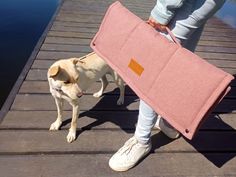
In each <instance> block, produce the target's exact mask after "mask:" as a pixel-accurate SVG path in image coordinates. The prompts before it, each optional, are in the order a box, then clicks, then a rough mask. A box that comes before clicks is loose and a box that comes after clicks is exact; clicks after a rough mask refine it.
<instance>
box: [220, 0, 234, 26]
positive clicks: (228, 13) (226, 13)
mask: <svg viewBox="0 0 236 177" xmlns="http://www.w3.org/2000/svg"><path fill="white" fill-rule="evenodd" d="M216 16H217V17H219V18H220V19H221V20H223V21H224V22H225V23H227V24H229V25H230V26H232V27H233V28H236V0H227V1H226V2H225V4H224V6H223V7H222V8H221V9H220V10H219V11H218V12H217V13H216Z"/></svg>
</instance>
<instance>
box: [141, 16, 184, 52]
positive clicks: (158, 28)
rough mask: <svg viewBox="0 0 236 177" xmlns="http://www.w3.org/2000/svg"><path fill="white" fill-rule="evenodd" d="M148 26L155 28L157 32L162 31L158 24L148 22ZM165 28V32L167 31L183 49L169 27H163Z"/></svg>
mask: <svg viewBox="0 0 236 177" xmlns="http://www.w3.org/2000/svg"><path fill="white" fill-rule="evenodd" d="M146 23H147V24H149V25H151V26H152V27H153V28H155V29H156V30H158V31H160V26H158V24H156V23H154V22H152V21H150V20H147V21H146ZM162 27H163V28H164V30H165V31H167V33H168V34H169V35H170V37H171V38H172V40H173V41H174V42H175V43H176V44H177V45H178V46H180V47H181V44H180V43H179V41H178V40H177V39H176V37H175V35H174V34H173V33H172V32H171V30H170V29H169V28H168V27H167V26H162Z"/></svg>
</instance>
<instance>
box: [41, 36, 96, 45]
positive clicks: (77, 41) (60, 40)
mask: <svg viewBox="0 0 236 177" xmlns="http://www.w3.org/2000/svg"><path fill="white" fill-rule="evenodd" d="M90 42H91V40H90V39H78V38H65V37H47V38H46V39H45V41H44V44H80V45H89V44H90Z"/></svg>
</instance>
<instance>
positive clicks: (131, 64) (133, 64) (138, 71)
mask: <svg viewBox="0 0 236 177" xmlns="http://www.w3.org/2000/svg"><path fill="white" fill-rule="evenodd" d="M128 67H129V68H130V69H131V70H132V71H133V72H135V73H136V74H137V75H138V76H141V74H142V72H143V71H144V68H143V67H142V66H141V65H140V64H139V63H138V62H137V61H135V59H133V58H131V60H130V62H129V65H128Z"/></svg>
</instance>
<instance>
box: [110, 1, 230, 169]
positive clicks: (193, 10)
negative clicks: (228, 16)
mask: <svg viewBox="0 0 236 177" xmlns="http://www.w3.org/2000/svg"><path fill="white" fill-rule="evenodd" d="M224 2H225V0H157V2H156V5H155V7H154V8H153V9H152V11H151V14H150V17H149V20H148V21H149V22H150V24H154V26H155V27H156V28H158V31H160V32H161V34H163V35H165V36H166V37H167V38H168V39H170V40H171V38H170V36H169V35H168V34H167V33H166V32H163V30H164V29H165V26H167V25H168V27H169V28H170V30H171V31H172V33H173V34H174V35H175V37H176V38H177V40H179V42H180V44H181V45H182V46H183V47H185V48H187V49H188V50H190V51H192V52H194V50H195V48H196V45H197V42H198V40H199V38H200V36H201V32H202V30H203V27H204V24H205V23H206V21H207V20H208V19H209V18H210V17H212V16H213V14H214V13H215V12H216V11H217V10H218V9H220V8H221V7H222V5H223V4H224ZM154 126H157V127H158V128H159V129H160V130H161V131H162V132H163V133H164V134H166V135H167V136H168V137H169V138H173V139H174V138H177V137H178V136H179V132H178V131H177V130H175V129H174V128H173V127H172V126H171V125H170V124H168V122H166V121H165V120H164V119H163V118H162V117H161V116H160V115H158V114H157V113H156V112H155V111H154V110H153V109H152V108H151V107H150V106H149V105H148V104H146V103H145V102H144V101H143V100H140V104H139V115H138V122H137V126H136V129H135V133H134V136H133V137H132V138H130V139H129V140H128V141H127V142H126V143H125V144H124V145H123V147H121V148H120V149H119V150H118V151H117V152H116V153H115V154H114V155H113V156H112V157H111V158H110V160H109V166H110V168H111V169H113V170H115V171H127V170H129V169H130V168H132V167H134V166H135V165H136V164H137V163H138V162H139V161H140V160H141V159H142V158H143V157H145V156H146V155H148V153H149V152H150V150H151V147H152V145H151V140H150V137H151V130H152V128H153V127H154Z"/></svg>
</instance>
